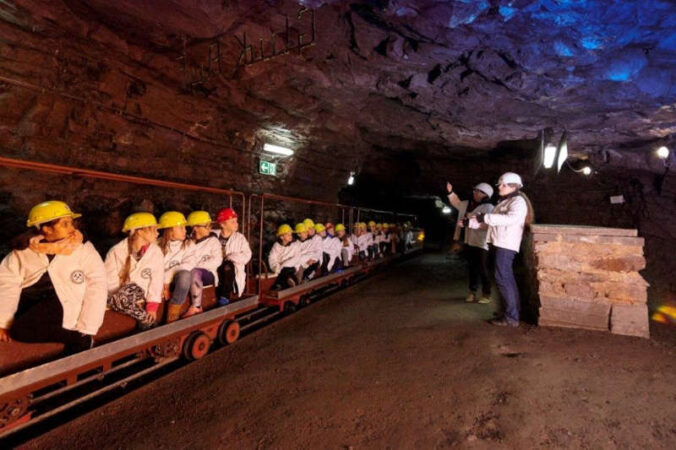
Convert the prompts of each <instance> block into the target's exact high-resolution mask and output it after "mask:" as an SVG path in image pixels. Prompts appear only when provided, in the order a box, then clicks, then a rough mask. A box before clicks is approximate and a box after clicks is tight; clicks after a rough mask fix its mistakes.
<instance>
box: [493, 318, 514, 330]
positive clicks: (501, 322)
mask: <svg viewBox="0 0 676 450" xmlns="http://www.w3.org/2000/svg"><path fill="white" fill-rule="evenodd" d="M489 323H490V324H491V325H496V326H498V327H512V328H519V322H512V321H509V320H507V319H505V318H502V319H495V320H491V321H490V322H489Z"/></svg>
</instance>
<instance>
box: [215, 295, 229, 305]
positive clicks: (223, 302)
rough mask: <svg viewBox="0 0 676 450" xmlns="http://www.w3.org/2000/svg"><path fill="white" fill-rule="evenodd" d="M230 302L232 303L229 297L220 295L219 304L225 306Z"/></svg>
mask: <svg viewBox="0 0 676 450" xmlns="http://www.w3.org/2000/svg"><path fill="white" fill-rule="evenodd" d="M228 303H230V300H229V299H228V297H218V304H219V305H220V306H225V305H227V304H228Z"/></svg>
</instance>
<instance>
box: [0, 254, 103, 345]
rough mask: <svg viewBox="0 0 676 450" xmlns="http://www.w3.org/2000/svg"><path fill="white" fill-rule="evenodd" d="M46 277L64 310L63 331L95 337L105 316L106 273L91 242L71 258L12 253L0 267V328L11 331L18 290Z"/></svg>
mask: <svg viewBox="0 0 676 450" xmlns="http://www.w3.org/2000/svg"><path fill="white" fill-rule="evenodd" d="M45 271H46V272H48V273H49V278H50V280H51V281H52V285H53V286H54V290H55V291H56V295H57V297H58V298H59V301H60V302H61V306H62V307H63V322H62V326H63V328H65V329H67V330H77V331H79V332H81V333H84V334H89V335H95V334H96V333H97V332H98V330H99V327H101V324H102V323H103V315H104V314H105V312H106V299H107V292H106V270H105V268H104V266H103V261H102V260H101V256H100V255H99V254H98V252H97V251H96V249H95V248H94V246H93V245H92V244H91V242H85V243H83V244H81V245H80V246H78V247H77V248H76V249H75V251H73V253H71V254H70V255H55V256H54V258H53V259H52V261H51V262H50V261H49V259H48V258H47V255H45V254H44V253H37V252H35V251H33V250H31V249H29V248H28V249H25V250H15V251H12V252H11V253H9V254H8V255H7V256H6V257H5V258H4V259H3V260H2V263H0V292H2V297H1V298H0V328H5V329H7V328H10V326H11V324H12V321H13V319H14V314H15V313H16V310H17V308H18V306H19V299H20V297H21V290H22V289H24V288H27V287H29V286H32V285H34V284H35V283H37V282H38V280H40V278H41V277H42V276H43V275H44V273H45Z"/></svg>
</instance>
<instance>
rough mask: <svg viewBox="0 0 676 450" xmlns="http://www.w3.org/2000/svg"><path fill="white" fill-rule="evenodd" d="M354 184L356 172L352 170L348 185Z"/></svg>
mask: <svg viewBox="0 0 676 450" xmlns="http://www.w3.org/2000/svg"><path fill="white" fill-rule="evenodd" d="M353 184H354V172H350V177H349V178H348V179H347V185H348V186H352V185H353Z"/></svg>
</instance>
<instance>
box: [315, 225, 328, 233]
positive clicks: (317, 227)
mask: <svg viewBox="0 0 676 450" xmlns="http://www.w3.org/2000/svg"><path fill="white" fill-rule="evenodd" d="M315 231H316V232H317V233H321V232H322V231H326V227H325V226H324V224H323V223H318V224H316V225H315Z"/></svg>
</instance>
